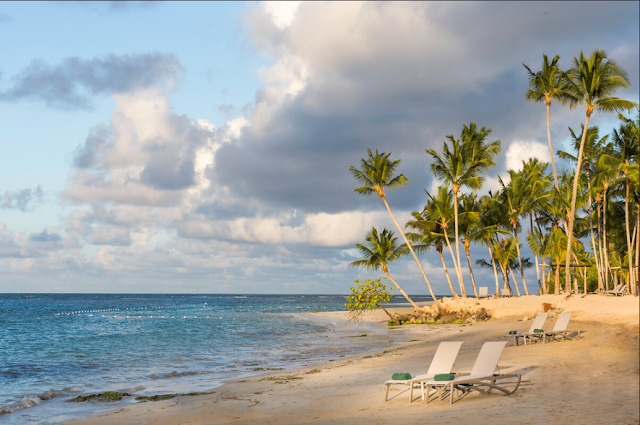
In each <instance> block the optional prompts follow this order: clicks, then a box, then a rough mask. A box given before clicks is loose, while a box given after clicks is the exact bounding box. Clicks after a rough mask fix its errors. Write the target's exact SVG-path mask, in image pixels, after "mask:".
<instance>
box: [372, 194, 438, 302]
mask: <svg viewBox="0 0 640 425" xmlns="http://www.w3.org/2000/svg"><path fill="white" fill-rule="evenodd" d="M381 198H382V201H383V202H384V205H385V206H386V207H387V210H388V211H389V214H390V215H391V218H392V219H393V222H394V223H395V224H396V227H397V228H398V230H399V231H400V234H401V235H402V239H404V243H406V244H407V248H409V251H411V255H413V259H414V260H415V261H416V264H417V265H418V268H419V269H420V273H422V277H423V278H424V281H425V282H426V283H427V287H428V288H429V293H431V298H433V303H434V304H435V305H436V306H437V307H438V309H440V308H441V306H440V302H439V301H438V299H437V298H436V295H435V294H434V293H433V289H431V284H430V283H429V279H427V275H426V274H425V273H424V270H423V269H422V264H420V260H418V256H417V255H416V253H415V252H413V248H412V247H411V244H410V243H409V240H408V239H407V236H406V235H405V234H404V231H403V230H402V227H400V224H399V223H398V220H396V216H394V215H393V213H392V212H391V208H389V204H388V203H387V199H386V198H385V197H384V194H383V195H382V196H381ZM392 280H393V279H392ZM394 283H395V282H394ZM414 307H415V308H418V306H416V305H415V304H414Z"/></svg>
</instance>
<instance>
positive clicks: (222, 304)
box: [0, 294, 430, 424]
mask: <svg viewBox="0 0 640 425" xmlns="http://www.w3.org/2000/svg"><path fill="white" fill-rule="evenodd" d="M416 298H417V301H429V300H430V297H416ZM422 298H424V299H422ZM395 300H397V301H398V302H402V301H403V300H402V299H398V298H397V297H396V298H395ZM343 306H344V296H342V295H162V294H0V423H7V424H14V423H16V424H17V423H34V424H35V423H37V424H45V423H60V422H62V421H64V420H66V419H68V418H70V417H74V416H79V415H84V414H88V413H95V410H96V409H100V408H104V405H101V406H98V405H86V404H85V405H78V404H75V403H61V401H63V400H66V399H69V398H71V397H74V396H77V395H78V394H87V393H95V392H101V391H115V390H129V391H130V392H133V393H135V395H144V394H152V393H153V394H157V393H169V392H185V391H196V390H207V389H212V388H215V387H216V386H218V385H220V384H221V382H222V381H223V380H224V379H229V378H235V377H239V376H245V375H251V374H256V373H260V370H259V369H260V368H262V369H266V368H280V367H282V368H285V369H287V368H288V369H290V368H294V367H299V366H302V365H305V364H309V363H312V362H315V361H322V360H329V359H337V358H339V357H344V356H348V355H351V354H354V353H361V352H366V351H371V350H374V349H379V348H381V347H385V346H389V345H391V344H392V343H393V341H390V337H389V336H388V334H387V332H386V330H385V329H382V328H379V327H378V328H376V327H371V326H369V327H368V328H362V327H357V326H345V323H344V321H336V320H333V321H332V320H326V319H324V320H323V319H321V318H320V319H318V318H313V317H309V316H304V315H301V314H300V313H306V312H313V311H332V310H341V309H342V308H343ZM363 329H364V330H363ZM365 331H366V332H368V337H367V338H352V336H354V335H356V334H362V333H363V332H365ZM36 396H39V397H36ZM43 399H44V400H43Z"/></svg>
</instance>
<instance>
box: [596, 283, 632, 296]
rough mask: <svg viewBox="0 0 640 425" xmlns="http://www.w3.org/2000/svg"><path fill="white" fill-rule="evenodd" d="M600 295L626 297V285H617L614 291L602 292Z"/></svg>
mask: <svg viewBox="0 0 640 425" xmlns="http://www.w3.org/2000/svg"><path fill="white" fill-rule="evenodd" d="M601 294H604V295H614V296H616V297H617V296H618V295H620V296H623V295H627V285H618V286H616V287H615V289H613V290H611V291H602V292H601Z"/></svg>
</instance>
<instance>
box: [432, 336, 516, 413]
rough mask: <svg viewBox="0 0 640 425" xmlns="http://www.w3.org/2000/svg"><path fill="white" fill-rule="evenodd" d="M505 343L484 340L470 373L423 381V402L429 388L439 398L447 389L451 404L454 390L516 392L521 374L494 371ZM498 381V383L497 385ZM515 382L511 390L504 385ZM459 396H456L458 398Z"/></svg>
mask: <svg viewBox="0 0 640 425" xmlns="http://www.w3.org/2000/svg"><path fill="white" fill-rule="evenodd" d="M506 345H507V341H497V342H485V343H484V344H483V345H482V348H481V349H480V353H479V354H478V358H477V359H476V363H475V364H474V365H473V369H472V370H471V373H470V374H469V375H466V376H458V377H456V378H454V379H453V380H452V381H436V380H429V381H426V382H423V383H422V385H423V387H424V388H426V395H425V396H424V397H423V398H424V400H425V403H428V402H429V391H430V389H431V388H433V389H435V390H436V391H437V395H438V398H439V399H440V400H442V399H443V397H444V396H445V395H446V391H447V390H448V391H449V396H450V401H449V402H450V403H451V404H453V402H454V400H453V398H454V393H456V391H457V392H458V393H459V392H462V393H463V395H464V394H466V393H468V392H470V391H478V392H480V393H482V394H489V393H491V391H492V390H498V391H502V392H503V393H505V394H506V395H511V394H513V393H515V392H516V390H517V389H518V387H519V386H520V381H521V379H522V376H521V375H520V374H516V373H514V374H505V375H501V374H499V373H498V374H496V373H495V371H496V369H497V368H498V362H499V361H500V356H502V351H503V350H504V347H505V346H506ZM513 379H515V380H516V382H511V383H502V382H501V381H506V380H513ZM499 383H500V385H498V384H499ZM512 384H515V388H514V389H513V390H508V389H507V388H505V387H504V385H512ZM460 398H461V396H458V399H460Z"/></svg>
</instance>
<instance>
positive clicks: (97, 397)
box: [66, 391, 131, 403]
mask: <svg viewBox="0 0 640 425" xmlns="http://www.w3.org/2000/svg"><path fill="white" fill-rule="evenodd" d="M130 396H131V394H129V393H124V392H117V391H105V392H103V393H99V394H88V395H81V396H78V397H75V398H72V399H70V400H66V401H67V402H68V403H84V402H86V401H93V402H113V401H120V400H122V399H123V398H124V397H130Z"/></svg>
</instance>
